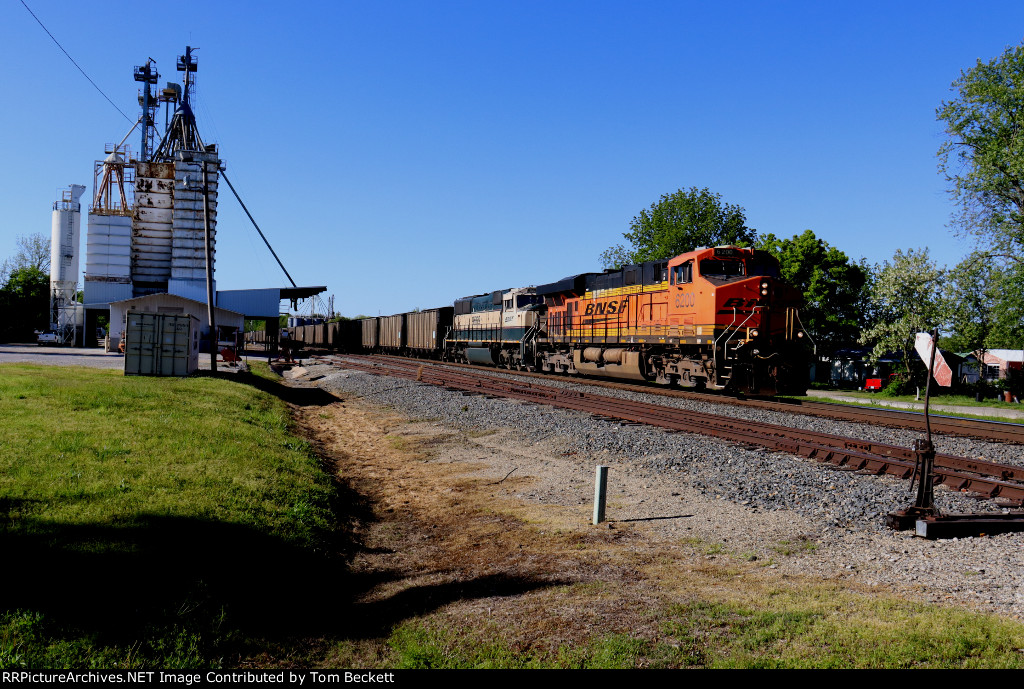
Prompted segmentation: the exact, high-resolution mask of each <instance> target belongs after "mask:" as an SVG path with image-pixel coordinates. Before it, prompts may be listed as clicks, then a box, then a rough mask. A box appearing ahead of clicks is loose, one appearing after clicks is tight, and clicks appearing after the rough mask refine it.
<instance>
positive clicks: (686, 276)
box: [671, 261, 693, 285]
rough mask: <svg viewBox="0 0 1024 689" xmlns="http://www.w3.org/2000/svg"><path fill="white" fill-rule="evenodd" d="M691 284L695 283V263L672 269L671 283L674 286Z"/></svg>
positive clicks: (688, 262) (689, 262)
mask: <svg viewBox="0 0 1024 689" xmlns="http://www.w3.org/2000/svg"><path fill="white" fill-rule="evenodd" d="M690 282H693V261H687V262H686V263H683V264H682V265H678V266H673V267H672V275H671V283H672V284H673V285H685V284H688V283H690Z"/></svg>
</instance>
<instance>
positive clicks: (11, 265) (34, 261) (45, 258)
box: [0, 233, 50, 286]
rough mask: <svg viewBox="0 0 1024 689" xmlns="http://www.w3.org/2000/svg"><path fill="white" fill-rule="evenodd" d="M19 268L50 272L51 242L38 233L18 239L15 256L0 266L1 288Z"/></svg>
mask: <svg viewBox="0 0 1024 689" xmlns="http://www.w3.org/2000/svg"><path fill="white" fill-rule="evenodd" d="M19 268H33V269H35V270H37V271H39V272H42V273H47V274H49V272H50V240H49V238H47V237H46V236H45V235H42V234H39V233H36V234H30V235H22V236H20V237H18V241H17V251H15V252H14V256H12V257H11V258H9V259H7V260H5V261H4V262H3V263H2V264H0V286H2V285H4V284H5V283H6V282H7V280H8V279H9V278H10V276H11V274H12V273H13V272H14V271H16V270H18V269H19Z"/></svg>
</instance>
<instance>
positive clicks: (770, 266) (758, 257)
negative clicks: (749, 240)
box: [747, 251, 781, 278]
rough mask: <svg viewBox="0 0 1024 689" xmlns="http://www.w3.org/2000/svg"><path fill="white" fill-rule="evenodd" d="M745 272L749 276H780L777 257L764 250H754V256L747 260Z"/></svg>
mask: <svg viewBox="0 0 1024 689" xmlns="http://www.w3.org/2000/svg"><path fill="white" fill-rule="evenodd" d="M747 272H748V274H750V275H751V276H763V277H769V278H777V277H781V273H780V272H779V261H778V259H777V258H775V257H774V256H772V255H771V254H769V253H767V252H765V251H756V252H754V257H753V258H751V259H749V260H748V261H747Z"/></svg>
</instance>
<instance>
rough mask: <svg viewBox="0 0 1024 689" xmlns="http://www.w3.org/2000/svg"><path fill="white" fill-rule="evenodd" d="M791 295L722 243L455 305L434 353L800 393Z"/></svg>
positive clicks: (764, 255) (751, 252) (767, 266)
mask: <svg viewBox="0 0 1024 689" xmlns="http://www.w3.org/2000/svg"><path fill="white" fill-rule="evenodd" d="M800 301H801V295H800V293H799V291H797V290H796V289H794V288H792V287H790V286H789V285H786V284H785V283H784V282H782V280H781V279H780V275H779V263H778V261H777V260H776V259H775V258H774V257H773V256H772V255H771V254H769V253H768V252H765V251H759V250H755V249H744V248H740V247H734V246H720V247H715V248H712V249H699V250H697V251H692V252H690V253H687V254H682V255H680V256H676V257H675V258H673V259H669V260H661V261H649V262H646V263H642V264H637V265H630V266H624V267H623V268H621V269H616V270H609V271H605V272H604V273H584V274H581V275H574V276H571V277H567V278H564V279H562V280H559V281H558V282H553V283H550V284H547V285H540V286H539V287H536V288H520V289H516V290H499V291H497V292H494V293H493V294H488V295H480V296H478V297H467V298H465V299H460V300H458V301H456V302H455V317H454V324H453V327H452V329H451V331H450V332H449V335H448V337H446V338H445V351H444V353H443V355H442V356H443V358H445V359H449V360H457V361H468V362H472V363H482V364H496V365H499V366H505V367H508V368H521V369H529V370H544V371H552V372H563V373H573V374H581V375H586V376H604V377H610V378H625V379H631V380H644V381H654V382H657V383H662V384H666V385H670V384H679V385H682V386H684V387H701V388H708V389H712V390H730V391H733V392H745V393H750V394H768V395H771V394H778V393H789V394H802V393H803V392H804V391H805V390H806V389H807V374H808V368H807V361H806V354H805V348H804V346H803V342H802V339H803V337H804V331H803V327H802V326H801V325H800V321H799V314H798V307H799V304H800Z"/></svg>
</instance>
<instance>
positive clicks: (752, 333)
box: [750, 328, 757, 337]
mask: <svg viewBox="0 0 1024 689" xmlns="http://www.w3.org/2000/svg"><path fill="white" fill-rule="evenodd" d="M750 336H751V337H757V328H751V329H750Z"/></svg>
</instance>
